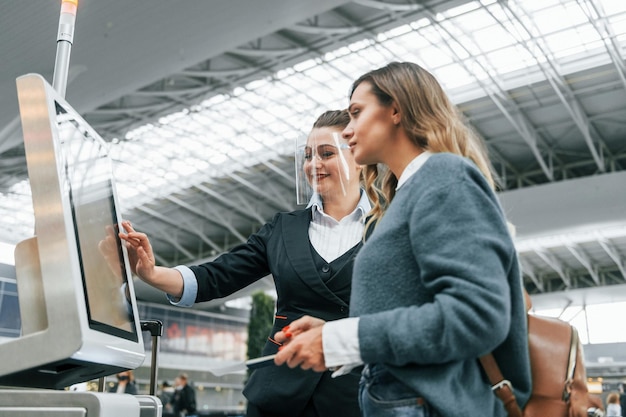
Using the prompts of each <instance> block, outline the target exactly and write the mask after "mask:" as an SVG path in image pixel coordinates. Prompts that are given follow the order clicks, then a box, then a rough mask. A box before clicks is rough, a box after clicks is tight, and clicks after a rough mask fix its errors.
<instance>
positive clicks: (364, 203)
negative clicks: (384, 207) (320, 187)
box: [307, 191, 372, 263]
mask: <svg viewBox="0 0 626 417" xmlns="http://www.w3.org/2000/svg"><path fill="white" fill-rule="evenodd" d="M307 207H312V218H311V223H310V224H309V240H310V241H311V245H313V248H315V250H316V251H317V253H318V254H319V255H320V256H321V257H322V258H323V259H324V260H325V261H326V262H328V263H330V262H332V261H334V260H335V259H337V258H339V257H340V256H341V255H343V254H344V253H346V252H347V251H348V250H350V248H352V247H353V246H354V245H356V244H357V243H359V242H360V241H361V240H363V229H364V227H365V216H366V215H367V213H369V211H370V210H371V208H372V206H371V204H370V202H369V200H368V198H367V196H366V195H365V192H364V191H361V199H360V200H359V203H358V204H357V206H356V207H355V208H354V211H353V212H352V213H350V214H349V215H347V216H346V217H344V218H343V219H341V220H339V221H337V220H335V219H334V218H332V217H331V216H329V215H328V214H326V213H325V212H324V206H323V205H322V200H321V198H320V197H319V195H317V194H314V195H313V197H312V198H311V201H310V202H309V204H308V205H307Z"/></svg>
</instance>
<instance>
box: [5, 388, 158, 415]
mask: <svg viewBox="0 0 626 417" xmlns="http://www.w3.org/2000/svg"><path fill="white" fill-rule="evenodd" d="M162 410H163V408H162V405H161V401H160V400H159V399H158V398H157V397H155V396H151V395H137V396H133V395H128V394H117V393H105V392H77V391H47V390H0V416H11V417H44V416H45V417H120V416H124V417H161V415H162Z"/></svg>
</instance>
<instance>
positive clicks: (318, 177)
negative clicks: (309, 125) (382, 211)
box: [295, 127, 359, 205]
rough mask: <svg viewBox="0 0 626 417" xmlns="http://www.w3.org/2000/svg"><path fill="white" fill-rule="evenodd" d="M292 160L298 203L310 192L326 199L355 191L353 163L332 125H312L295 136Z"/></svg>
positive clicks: (355, 175)
mask: <svg viewBox="0 0 626 417" xmlns="http://www.w3.org/2000/svg"><path fill="white" fill-rule="evenodd" d="M295 161H296V202H297V204H298V205H306V204H308V203H309V201H310V200H311V197H312V196H313V194H314V193H317V194H319V196H320V197H321V199H322V201H326V200H327V199H331V198H342V197H346V196H348V195H349V194H350V193H354V192H355V190H356V192H358V190H359V184H358V181H359V179H358V173H359V171H358V170H357V165H356V163H355V162H354V159H353V157H352V154H351V153H350V147H349V146H348V142H347V141H346V140H344V139H343V138H342V137H341V133H340V132H338V131H337V129H336V128H328V127H325V128H316V129H313V130H312V131H311V133H310V134H309V135H308V136H303V137H301V138H298V140H297V143H296V158H295Z"/></svg>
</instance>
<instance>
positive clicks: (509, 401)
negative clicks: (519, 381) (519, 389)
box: [478, 353, 522, 417]
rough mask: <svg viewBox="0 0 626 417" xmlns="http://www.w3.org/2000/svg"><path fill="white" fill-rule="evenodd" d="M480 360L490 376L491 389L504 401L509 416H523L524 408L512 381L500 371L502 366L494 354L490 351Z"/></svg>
mask: <svg viewBox="0 0 626 417" xmlns="http://www.w3.org/2000/svg"><path fill="white" fill-rule="evenodd" d="M478 360H479V361H480V364H481V365H482V366H483V369H484V370H485V373H486V374H487V377H488V378H489V382H490V383H491V390H492V391H493V392H494V394H496V396H497V397H498V398H499V399H500V400H501V401H502V403H503V404H504V408H505V409H506V412H507V414H508V415H509V417H522V410H520V408H519V405H518V404H517V400H516V399H515V393H514V392H513V386H512V385H511V381H509V380H508V379H504V376H503V375H502V371H500V367H499V366H498V363H497V362H496V359H495V358H494V357H493V355H492V354H491V353H488V354H487V355H484V356H481V357H480V358H478Z"/></svg>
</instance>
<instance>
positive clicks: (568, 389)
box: [563, 326, 578, 402]
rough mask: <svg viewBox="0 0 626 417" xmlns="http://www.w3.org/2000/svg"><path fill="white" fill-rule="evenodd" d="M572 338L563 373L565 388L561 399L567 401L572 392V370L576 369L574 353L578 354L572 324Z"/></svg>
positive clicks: (576, 340) (576, 332)
mask: <svg viewBox="0 0 626 417" xmlns="http://www.w3.org/2000/svg"><path fill="white" fill-rule="evenodd" d="M570 329H571V331H572V338H571V340H570V346H569V359H568V362H567V373H566V375H565V388H563V401H565V402H568V401H569V399H570V395H571V393H572V384H573V383H574V371H575V370H576V355H577V354H578V331H577V330H576V328H575V327H574V326H570Z"/></svg>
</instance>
